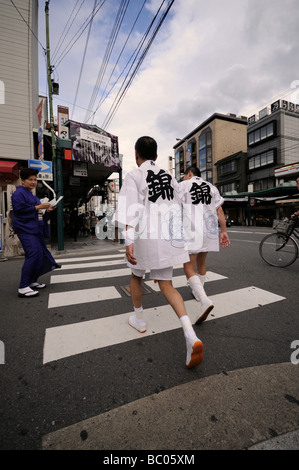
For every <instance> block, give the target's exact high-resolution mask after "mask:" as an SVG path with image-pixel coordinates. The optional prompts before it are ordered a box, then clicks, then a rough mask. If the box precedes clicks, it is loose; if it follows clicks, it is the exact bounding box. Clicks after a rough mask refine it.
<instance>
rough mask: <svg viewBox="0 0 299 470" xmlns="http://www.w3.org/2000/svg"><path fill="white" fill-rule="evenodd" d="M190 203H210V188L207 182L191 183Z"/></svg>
mask: <svg viewBox="0 0 299 470" xmlns="http://www.w3.org/2000/svg"><path fill="white" fill-rule="evenodd" d="M190 194H191V199H192V204H199V203H201V204H207V205H209V204H211V200H212V196H211V188H210V186H209V185H208V184H207V183H201V184H197V183H193V184H192V186H191V189H190Z"/></svg>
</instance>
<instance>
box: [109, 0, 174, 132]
mask: <svg viewBox="0 0 299 470" xmlns="http://www.w3.org/2000/svg"><path fill="white" fill-rule="evenodd" d="M163 3H164V1H163V2H162V3H161V5H160V7H159V10H158V12H157V14H156V16H155V18H156V17H157V15H158V13H159V11H160V9H161V8H162V5H163ZM173 3H174V0H172V1H171V2H170V3H169V4H168V7H167V8H166V10H165V12H164V13H163V16H162V18H161V19H160V21H159V23H158V25H157V27H156V29H155V30H154V32H153V34H152V36H151V38H150V39H149V41H148V43H147V45H146V47H145V48H144V50H143V52H142V54H141V56H140V58H139V60H138V62H137V65H136V67H135V68H134V70H133V73H132V74H131V76H130V77H129V79H128V81H127V83H126V85H125V87H124V90H123V91H122V92H121V93H120V90H119V92H118V94H117V96H116V97H115V99H114V102H113V104H112V106H111V107H110V109H109V112H108V114H107V116H106V118H105V120H104V122H103V124H102V126H101V127H102V129H106V128H107V127H108V125H109V124H110V123H111V121H112V119H113V117H114V116H115V114H116V111H117V110H118V108H119V106H120V104H121V102H122V100H123V99H124V97H125V95H126V93H127V91H128V89H129V88H130V86H131V84H132V82H133V80H134V78H135V76H136V74H137V72H138V70H139V68H140V66H141V64H142V62H143V60H144V59H145V56H146V54H147V53H148V51H149V49H150V47H151V45H152V43H153V41H154V39H155V37H156V35H157V33H158V31H159V29H160V28H161V26H162V23H163V22H164V20H165V18H166V16H167V14H168V13H169V10H170V8H171V6H172V5H173ZM153 21H154V20H153ZM152 24H153V22H152ZM148 32H149V30H148ZM145 37H146V36H145ZM144 39H145V38H144ZM134 62H135V61H134ZM132 65H133V64H132ZM131 68H132V66H131ZM127 77H128V74H127V76H126V78H127ZM126 78H125V79H126ZM124 82H125V80H124ZM124 82H123V84H124ZM119 95H120V96H119Z"/></svg>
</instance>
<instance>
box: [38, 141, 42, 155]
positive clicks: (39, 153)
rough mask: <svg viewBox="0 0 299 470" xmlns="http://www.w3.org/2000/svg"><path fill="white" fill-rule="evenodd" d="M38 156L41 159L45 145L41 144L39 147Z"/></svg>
mask: <svg viewBox="0 0 299 470" xmlns="http://www.w3.org/2000/svg"><path fill="white" fill-rule="evenodd" d="M37 152H38V156H39V157H41V156H42V154H43V144H42V142H40V143H39V144H38V147H37Z"/></svg>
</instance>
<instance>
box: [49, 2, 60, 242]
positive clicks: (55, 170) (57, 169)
mask: <svg viewBox="0 0 299 470" xmlns="http://www.w3.org/2000/svg"><path fill="white" fill-rule="evenodd" d="M45 14H46V43H47V72H48V88H49V110H50V126H51V138H52V165H53V174H54V191H55V193H56V194H57V196H58V197H59V196H62V191H63V187H62V186H63V183H62V159H61V158H62V157H61V155H60V159H59V162H57V157H56V137H55V132H54V116H53V100H52V80H51V73H52V67H51V61H50V32H49V1H46V3H45ZM56 211H57V238H58V251H63V250H64V233H63V201H61V202H60V203H59V205H58V207H57V209H56Z"/></svg>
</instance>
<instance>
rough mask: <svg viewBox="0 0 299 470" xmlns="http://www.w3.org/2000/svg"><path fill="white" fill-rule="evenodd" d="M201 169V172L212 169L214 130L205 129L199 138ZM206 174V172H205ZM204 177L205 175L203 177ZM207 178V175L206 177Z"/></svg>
mask: <svg viewBox="0 0 299 470" xmlns="http://www.w3.org/2000/svg"><path fill="white" fill-rule="evenodd" d="M198 148H199V169H200V171H201V172H206V170H211V169H212V132H211V131H210V130H207V129H206V130H204V131H203V133H202V134H201V135H200V136H199V139H198ZM205 175H206V173H205ZM203 178H204V177H203ZM204 179H206V177H205V178H204Z"/></svg>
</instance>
